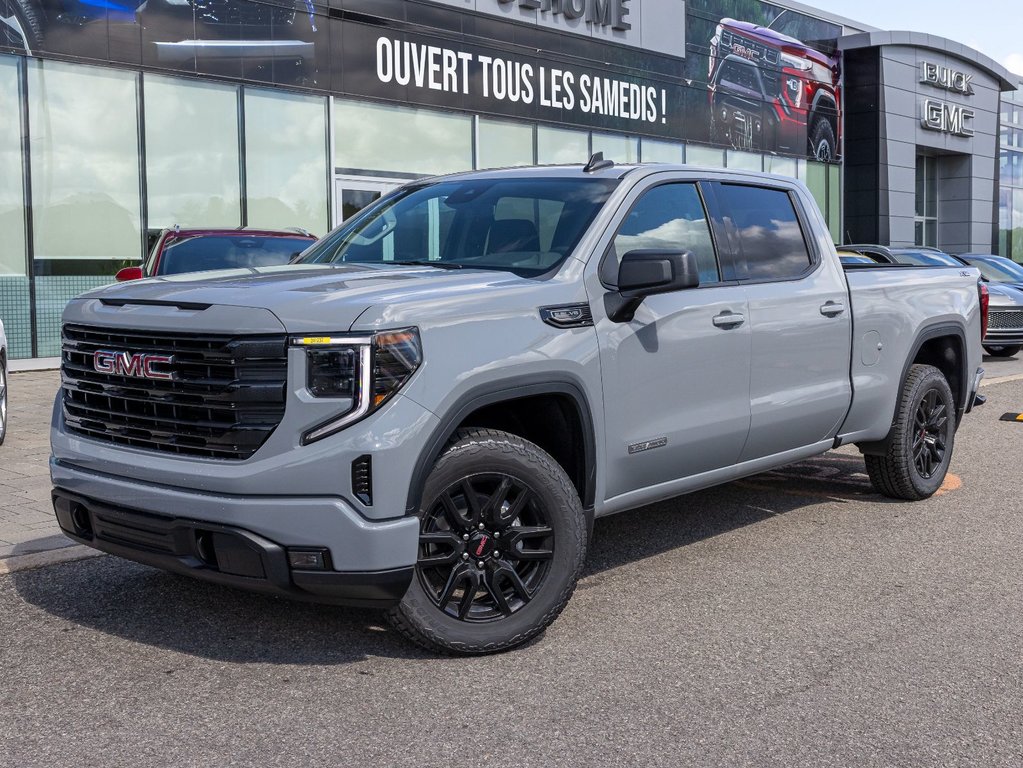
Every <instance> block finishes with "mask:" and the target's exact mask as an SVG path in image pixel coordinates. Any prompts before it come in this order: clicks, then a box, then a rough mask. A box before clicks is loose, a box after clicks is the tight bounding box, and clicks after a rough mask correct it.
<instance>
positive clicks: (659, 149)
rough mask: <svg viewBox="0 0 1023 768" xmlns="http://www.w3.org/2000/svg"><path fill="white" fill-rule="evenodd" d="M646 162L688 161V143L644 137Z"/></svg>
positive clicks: (644, 158) (644, 159)
mask: <svg viewBox="0 0 1023 768" xmlns="http://www.w3.org/2000/svg"><path fill="white" fill-rule="evenodd" d="M642 147H643V155H642V157H643V162H644V163H684V162H685V161H686V145H685V144H681V143H679V142H675V141H659V140H657V139H648V138H645V137H644V139H643V145H642Z"/></svg>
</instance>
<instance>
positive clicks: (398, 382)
mask: <svg viewBox="0 0 1023 768" xmlns="http://www.w3.org/2000/svg"><path fill="white" fill-rule="evenodd" d="M291 343H292V345H294V346H301V347H305V354H306V389H308V390H309V393H310V394H311V395H313V397H332V398H344V399H349V400H351V402H352V405H351V407H350V408H349V409H348V410H346V411H345V412H344V413H341V414H339V415H338V416H336V417H334V418H332V419H331V420H330V421H328V422H326V423H325V424H321V425H320V426H318V427H316V428H315V429H313V430H311V431H309V432H307V433H306V434H304V435H303V436H302V443H303V445H305V444H308V443H313V442H316V441H317V440H322V439H323V438H325V437H328V436H329V435H333V434H335V433H336V432H339V431H341V430H342V429H344V428H345V427H347V426H349V425H350V424H354V423H355V422H356V421H358V420H359V419H362V418H364V417H366V416H368V415H369V414H371V413H372V412H373V411H375V410H376V409H377V408H379V407H380V406H382V405H383V404H384V403H386V402H387V401H388V400H389V399H390V398H391V396H392V395H394V393H395V392H397V391H398V390H399V389H401V388H402V387H403V386H405V383H406V382H407V381H408V380H409V379H410V378H411V377H412V374H413V373H415V372H416V370H417V369H418V368H419V366H420V365H421V364H422V362H423V347H422V344H421V343H420V341H419V331H417V330H416V329H415V328H403V329H401V330H397V331H383V332H381V333H377V334H374V335H372V336H359V337H356V336H305V337H296V338H293V339H292V340H291Z"/></svg>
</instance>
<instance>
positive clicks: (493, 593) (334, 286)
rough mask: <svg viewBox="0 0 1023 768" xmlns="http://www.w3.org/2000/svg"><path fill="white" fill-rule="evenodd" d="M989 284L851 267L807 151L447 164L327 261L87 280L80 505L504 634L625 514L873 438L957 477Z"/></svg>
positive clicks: (61, 460) (149, 555)
mask: <svg viewBox="0 0 1023 768" xmlns="http://www.w3.org/2000/svg"><path fill="white" fill-rule="evenodd" d="M982 304H983V302H982V300H981V291H980V289H979V287H978V273H977V271H976V270H975V269H972V268H967V267H964V268H940V267H938V268H927V267H923V268H915V267H904V266H897V265H892V266H887V265H881V266H877V267H873V268H870V269H864V270H854V269H850V270H849V272H848V274H847V273H846V271H844V270H843V268H842V265H841V264H840V262H839V259H838V257H837V255H836V253H835V249H834V247H833V245H832V243H831V239H830V236H829V233H828V229H827V226H826V225H825V222H824V221H823V219H822V217H821V215H820V213H819V211H818V210H817V208H816V206H815V205H814V202H813V199H812V197H811V196H810V194H809V193H808V192H807V190H806V188H805V187H804V186H803V185H801V184H800V183H798V182H796V181H793V180H791V179H788V178H782V177H775V176H765V175H760V174H751V173H741V172H732V171H723V170H702V169H696V168H691V167H685V166H679V167H675V166H668V165H639V166H614V165H612V164H611V163H609V162H603V161H599V160H598V159H597V158H594V159H593V160H591V162H590V163H589V164H587V166H586V167H582V168H581V167H579V166H575V167H548V168H525V169H517V170H501V171H488V172H479V173H469V174H463V175H455V176H448V177H441V178H435V179H429V180H424V181H416V182H412V183H410V184H408V185H406V186H404V187H402V188H401V189H398V190H396V191H395V192H393V193H392V194H390V195H389V196H387V197H385V198H383V199H382V200H380V201H379V202H377V203H376V204H374V205H373V206H372V207H370V208H368V209H366V210H365V211H363V212H362V213H360V214H359V215H358V216H356V217H354V218H353V219H351V220H350V221H349V222H347V223H345V224H344V225H342V226H341V227H339V228H338V229H336V230H335V231H334V232H332V233H330V234H329V235H327V236H326V237H324V238H323V239H322V240H320V241H319V242H317V243H315V244H314V245H313V246H311V247H310V248H309V249H308V250H307V251H305V252H304V253H303V254H302V256H301V257H300V258H299V263H297V264H293V265H288V266H283V267H267V268H258V269H245V270H237V271H232V272H208V273H202V274H193V275H174V276H168V277H162V278H153V279H148V280H142V281H137V282H132V283H124V284H121V285H116V286H110V287H107V288H103V289H99V290H96V291H93V292H92V293H89V294H86V295H85V296H82V297H81V298H78V299H76V300H74V301H72V302H71V303H70V304H69V306H68V307H67V309H66V311H65V313H64V317H63V361H62V382H63V385H62V389H61V392H60V393H59V395H58V398H57V401H56V406H55V409H54V414H53V424H52V446H53V457H52V460H51V472H52V478H53V485H54V490H53V501H54V507H55V511H56V515H57V519H58V521H59V522H60V526H61V528H62V529H63V530H64V531H65V532H66V533H67V534H68V535H69V536H70V537H72V538H73V539H75V540H76V541H79V542H81V543H83V544H88V545H90V546H92V547H95V548H97V549H99V550H102V551H104V552H109V553H112V554H115V555H120V556H123V557H126V558H130V559H132V560H136V561H139V562H142V563H147V564H150V565H153V566H156V567H159V568H164V569H167V570H170V571H176V572H178V573H183V574H189V575H192V576H195V577H198V578H202V579H207V580H209V581H213V582H218V583H221V584H225V585H231V586H237V587H243V588H247V589H255V590H260V591H263V592H268V593H271V594H276V595H282V596H289V597H297V598H304V599H309V600H317V601H322V602H333V603H340V604H356V605H367V606H379V607H381V608H385V609H386V610H387V612H388V616H389V618H390V620H391V623H392V624H393V626H394V627H396V628H397V629H398V630H399V631H400V632H402V633H403V634H405V635H407V636H408V637H409V638H411V639H413V640H415V641H417V642H419V643H421V644H423V645H425V646H427V647H429V648H432V649H435V650H443V651H448V652H454V653H465V654H475V653H487V652H493V651H500V650H504V649H508V648H511V647H514V646H516V645H518V644H521V643H523V642H526V641H527V640H529V639H530V638H532V637H534V636H536V635H537V634H538V633H539V632H541V631H542V630H543V629H544V628H545V627H546V626H547V625H549V624H550V623H551V622H552V621H553V620H554V619H555V618H556V617H557V615H558V613H559V612H560V611H561V610H562V608H563V607H564V606H565V603H566V601H567V600H568V599H569V597H570V595H571V594H572V591H573V589H574V587H575V584H576V581H577V579H578V578H579V574H580V572H581V570H582V568H583V565H584V562H585V559H586V550H587V545H588V540H589V537H590V531H591V527H592V522H593V519H594V518H595V517H599V516H602V515H610V514H613V513H617V512H622V511H625V510H628V509H632V508H635V507H639V506H641V505H644V504H649V503H650V502H654V501H657V500H659V499H665V498H669V497H673V496H678V495H680V494H684V493H687V492H690V491H695V490H698V489H701V488H707V487H708V486H713V485H717V484H719V483H724V482H728V481H730V480H734V479H735V478H740V477H743V476H746V475H752V474H754V473H757V472H762V471H764V470H767V469H770V468H772V467H777V466H779V465H783V464H786V463H789V462H794V461H799V460H801V459H805V458H807V457H809V456H814V455H816V454H821V453H824V452H825V451H828V450H830V449H832V448H834V447H837V446H840V445H845V444H849V443H853V444H856V445H858V446H859V448H860V450H861V451H862V452H863V453H864V454H865V457H866V468H867V471H868V473H869V476H870V478H871V480H872V482H873V484H874V486H875V487H876V489H877V490H878V491H879V492H880V493H883V494H885V495H887V496H890V497H893V498H898V499H922V498H925V497H927V496H930V495H931V494H933V493H934V492H935V491H936V490H937V489H938V488H939V487H940V486H941V484H942V481H943V478H944V476H945V473H946V470H947V469H948V466H949V462H950V461H951V458H952V449H953V444H954V439H955V433H956V428H957V426H958V424H959V422H960V420H961V418H962V417H963V414H964V413H966V412H968V411H969V410H970V408H971V406H972V404H973V402H974V396H975V393H976V391H977V387H978V384H979V381H980V378H981V376H982V370H981V368H980V361H981V345H980V340H981V334H982V328H981V326H982V321H983V315H984V308H983V306H982Z"/></svg>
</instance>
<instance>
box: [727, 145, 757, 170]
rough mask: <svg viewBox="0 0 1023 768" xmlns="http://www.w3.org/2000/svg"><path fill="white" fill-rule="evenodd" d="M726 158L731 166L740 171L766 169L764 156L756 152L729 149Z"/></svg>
mask: <svg viewBox="0 0 1023 768" xmlns="http://www.w3.org/2000/svg"><path fill="white" fill-rule="evenodd" d="M725 160H726V163H727V166H728V167H729V168H735V169H736V170H739V171H762V170H764V158H763V156H761V155H758V154H757V153H756V152H740V151H739V150H737V149H729V150H726V152H725Z"/></svg>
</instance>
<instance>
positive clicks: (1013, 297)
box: [985, 283, 1023, 309]
mask: <svg viewBox="0 0 1023 768" xmlns="http://www.w3.org/2000/svg"><path fill="white" fill-rule="evenodd" d="M985 285H987V292H988V297H989V298H988V307H1012V308H1014V309H1023V290H1020V289H1019V288H1015V287H1013V286H1012V285H1009V284H1007V283H985Z"/></svg>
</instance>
